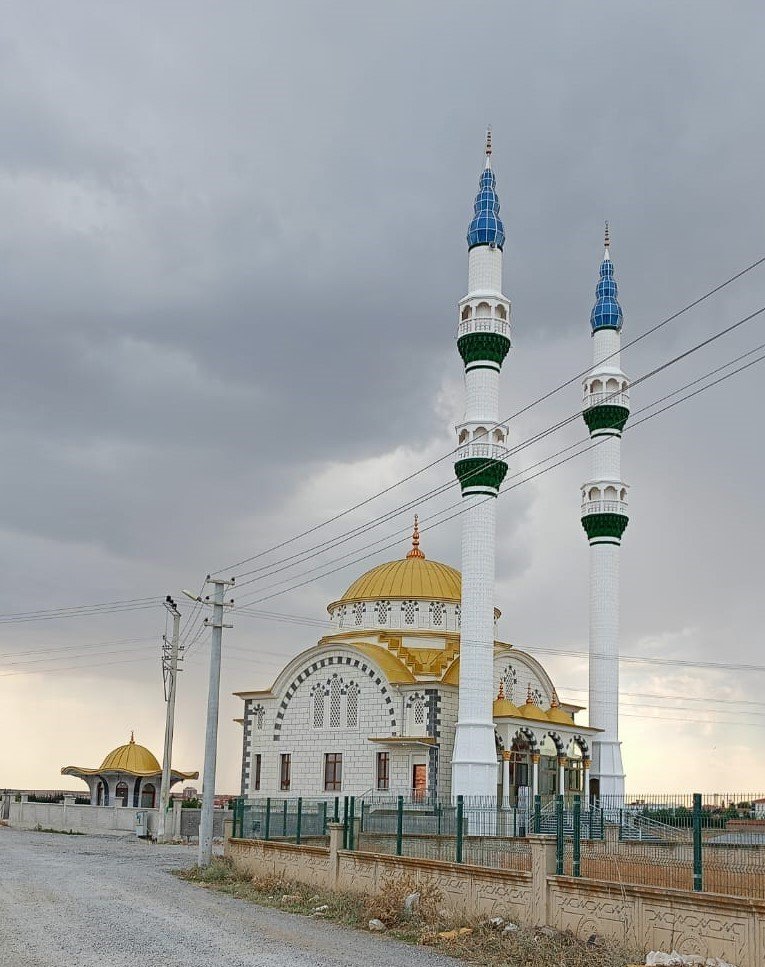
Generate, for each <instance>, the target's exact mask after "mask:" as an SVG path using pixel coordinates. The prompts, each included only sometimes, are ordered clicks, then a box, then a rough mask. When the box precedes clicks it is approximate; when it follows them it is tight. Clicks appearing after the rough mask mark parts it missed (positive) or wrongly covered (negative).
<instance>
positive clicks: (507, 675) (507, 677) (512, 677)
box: [499, 665, 518, 702]
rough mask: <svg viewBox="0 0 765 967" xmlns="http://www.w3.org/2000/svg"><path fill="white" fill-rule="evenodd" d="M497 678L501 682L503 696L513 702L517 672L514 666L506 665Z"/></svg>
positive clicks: (515, 692)
mask: <svg viewBox="0 0 765 967" xmlns="http://www.w3.org/2000/svg"><path fill="white" fill-rule="evenodd" d="M499 680H500V682H501V683H502V687H503V689H504V692H505V698H506V699H507V700H508V701H510V702H514V701H515V700H516V697H517V690H518V673H517V672H516V670H515V668H513V666H512V665H506V666H505V670H504V671H503V672H502V674H501V675H500V676H499Z"/></svg>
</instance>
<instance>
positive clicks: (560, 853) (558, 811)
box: [555, 796, 566, 876]
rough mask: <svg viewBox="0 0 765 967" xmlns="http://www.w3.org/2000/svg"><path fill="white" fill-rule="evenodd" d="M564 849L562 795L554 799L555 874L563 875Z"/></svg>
mask: <svg viewBox="0 0 765 967" xmlns="http://www.w3.org/2000/svg"><path fill="white" fill-rule="evenodd" d="M565 849H566V837H565V830H564V828H563V796H558V797H557V798H556V800H555V875H556V876H563V859H564V852H565Z"/></svg>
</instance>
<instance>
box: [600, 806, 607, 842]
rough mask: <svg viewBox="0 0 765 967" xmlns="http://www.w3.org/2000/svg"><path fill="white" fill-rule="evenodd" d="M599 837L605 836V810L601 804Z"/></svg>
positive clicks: (603, 837)
mask: <svg viewBox="0 0 765 967" xmlns="http://www.w3.org/2000/svg"><path fill="white" fill-rule="evenodd" d="M600 838H601V839H605V838H606V817H605V810H604V809H603V804H602V803H601V805H600Z"/></svg>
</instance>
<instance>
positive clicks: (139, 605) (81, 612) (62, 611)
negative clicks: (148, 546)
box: [0, 598, 160, 624]
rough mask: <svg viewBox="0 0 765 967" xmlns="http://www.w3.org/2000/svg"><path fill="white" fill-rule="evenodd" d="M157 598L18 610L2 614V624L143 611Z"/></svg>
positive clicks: (153, 603) (153, 604)
mask: <svg viewBox="0 0 765 967" xmlns="http://www.w3.org/2000/svg"><path fill="white" fill-rule="evenodd" d="M159 603H160V602H159V601H158V599H157V598H127V599H125V600H123V601H105V602H102V603H101V604H90V605H87V604H84V605H77V606H75V607H71V608H50V609H47V610H44V611H17V612H13V613H10V614H4V615H0V624H13V623H17V622H25V621H52V620H53V619H55V618H81V617H88V616H90V615H98V614H114V613H115V612H119V611H143V610H145V609H146V608H153V607H156V606H157V605H159Z"/></svg>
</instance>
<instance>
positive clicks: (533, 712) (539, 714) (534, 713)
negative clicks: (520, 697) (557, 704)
mask: <svg viewBox="0 0 765 967" xmlns="http://www.w3.org/2000/svg"><path fill="white" fill-rule="evenodd" d="M518 714H519V715H521V716H522V717H523V718H525V719H534V720H535V721H537V722H549V721H550V720H549V718H548V717H547V712H545V710H544V709H543V708H540V707H539V706H538V705H537V703H536V702H535V701H534V698H533V696H532V694H531V683H529V687H528V691H527V693H526V701H525V703H524V704H523V705H521V707H520V708H519V709H518Z"/></svg>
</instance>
